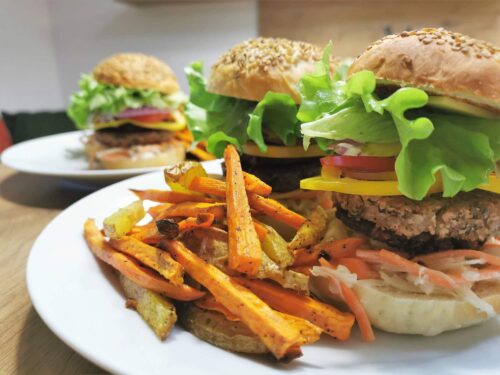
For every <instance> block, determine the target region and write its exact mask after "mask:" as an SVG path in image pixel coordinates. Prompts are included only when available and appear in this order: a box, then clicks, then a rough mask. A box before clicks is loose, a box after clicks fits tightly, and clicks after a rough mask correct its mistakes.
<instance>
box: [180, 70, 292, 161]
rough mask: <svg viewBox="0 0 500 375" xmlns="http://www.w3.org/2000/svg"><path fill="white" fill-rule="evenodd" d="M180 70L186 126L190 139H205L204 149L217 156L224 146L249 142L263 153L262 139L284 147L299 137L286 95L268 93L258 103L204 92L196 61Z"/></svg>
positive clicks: (203, 84)
mask: <svg viewBox="0 0 500 375" xmlns="http://www.w3.org/2000/svg"><path fill="white" fill-rule="evenodd" d="M184 71H185V73H186V76H187V79H188V83H189V89H190V93H191V94H190V98H189V103H188V104H187V106H186V111H185V114H186V118H187V122H188V126H189V128H190V130H191V132H192V133H193V136H194V139H195V140H196V141H200V140H207V141H208V150H209V151H210V152H212V153H213V154H214V155H216V156H217V157H221V156H222V154H223V151H224V148H225V146H226V145H227V144H228V143H230V144H233V145H235V146H236V147H238V148H239V149H240V150H241V147H242V146H243V144H244V143H245V142H247V141H248V140H252V141H254V142H255V143H256V144H257V146H258V147H259V149H260V150H261V151H262V152H265V151H266V150H267V146H266V144H265V141H264V136H266V137H268V138H271V139H276V140H277V141H281V142H282V143H283V144H285V145H293V144H295V143H296V142H297V139H298V137H300V128H299V122H298V120H297V117H296V114H297V105H296V104H295V103H294V101H293V100H292V98H290V97H289V96H288V95H285V94H278V93H273V92H268V93H267V94H266V96H265V97H264V98H263V99H262V100H261V101H260V102H258V103H257V102H252V101H248V100H241V99H236V98H231V97H227V96H223V95H217V94H213V93H210V92H208V91H207V90H206V80H205V77H204V76H203V64H202V63H201V62H200V61H197V62H194V63H192V64H191V65H189V66H187V67H186V68H185V69H184Z"/></svg>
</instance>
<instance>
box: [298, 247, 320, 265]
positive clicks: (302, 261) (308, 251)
mask: <svg viewBox="0 0 500 375" xmlns="http://www.w3.org/2000/svg"><path fill="white" fill-rule="evenodd" d="M320 255H321V248H320V247H319V246H315V247H313V248H303V249H297V250H295V251H294V256H295V260H294V262H293V266H294V267H300V266H313V265H315V264H317V263H318V259H319V256H320Z"/></svg>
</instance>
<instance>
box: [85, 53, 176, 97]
mask: <svg viewBox="0 0 500 375" xmlns="http://www.w3.org/2000/svg"><path fill="white" fill-rule="evenodd" d="M93 75H94V78H95V79H96V81H98V82H100V83H103V84H108V85H113V86H123V87H126V88H131V89H149V90H157V91H160V92H161V93H163V94H171V93H173V92H177V91H179V90H180V88H179V84H178V83H177V78H176V77H175V74H174V72H173V71H172V69H170V67H169V66H168V65H166V64H165V63H163V62H161V61H160V60H158V59H157V58H155V57H153V56H147V55H143V54H141V53H120V54H117V55H113V56H111V57H109V58H107V59H105V60H103V61H101V62H100V63H99V64H98V65H97V66H96V67H95V68H94V71H93Z"/></svg>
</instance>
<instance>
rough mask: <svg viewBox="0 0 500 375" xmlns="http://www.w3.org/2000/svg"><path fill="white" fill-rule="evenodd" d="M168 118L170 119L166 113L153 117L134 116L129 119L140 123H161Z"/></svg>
mask: <svg viewBox="0 0 500 375" xmlns="http://www.w3.org/2000/svg"><path fill="white" fill-rule="evenodd" d="M168 117H170V115H169V114H168V113H159V114H155V115H143V116H134V117H132V118H131V119H133V120H136V121H141V122H162V121H163V120H165V119H166V118H168Z"/></svg>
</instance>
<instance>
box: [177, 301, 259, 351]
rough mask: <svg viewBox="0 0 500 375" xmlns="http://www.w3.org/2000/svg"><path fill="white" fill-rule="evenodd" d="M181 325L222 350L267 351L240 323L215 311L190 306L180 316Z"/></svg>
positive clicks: (256, 337) (255, 336)
mask: <svg viewBox="0 0 500 375" xmlns="http://www.w3.org/2000/svg"><path fill="white" fill-rule="evenodd" d="M180 321H181V324H182V325H183V326H184V327H185V328H186V329H187V330H188V331H189V332H191V333H192V334H193V335H195V336H196V337H199V338H200V339H202V340H203V341H206V342H208V343H210V344H212V345H215V346H217V347H219V348H222V349H224V350H229V351H231V352H237V353H252V354H263V353H268V352H269V350H268V349H267V348H266V346H265V345H264V344H263V343H262V341H261V340H259V337H258V336H257V335H256V334H254V333H253V332H252V331H250V330H249V329H248V327H247V326H246V325H245V324H243V323H242V322H240V321H234V322H232V321H229V320H227V319H226V318H225V317H224V315H222V314H220V313H219V312H216V311H208V310H203V309H199V308H198V307H196V306H193V305H190V306H189V307H188V308H187V310H186V311H185V312H184V313H183V314H182V315H181V318H180Z"/></svg>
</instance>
